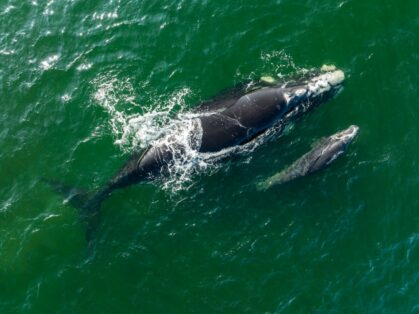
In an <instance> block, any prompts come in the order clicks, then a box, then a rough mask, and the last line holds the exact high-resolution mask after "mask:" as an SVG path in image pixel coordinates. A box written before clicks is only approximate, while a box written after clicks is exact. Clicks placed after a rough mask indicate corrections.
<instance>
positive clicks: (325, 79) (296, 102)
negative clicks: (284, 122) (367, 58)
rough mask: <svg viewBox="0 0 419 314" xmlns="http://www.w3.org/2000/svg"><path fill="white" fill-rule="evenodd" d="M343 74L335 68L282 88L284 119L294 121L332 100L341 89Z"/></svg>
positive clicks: (310, 75)
mask: <svg viewBox="0 0 419 314" xmlns="http://www.w3.org/2000/svg"><path fill="white" fill-rule="evenodd" d="M344 81H345V74H344V73H343V71H341V70H338V69H336V68H335V67H329V68H327V70H326V71H322V72H320V73H312V74H309V75H308V77H306V78H304V79H301V80H297V81H296V82H291V83H287V84H285V85H284V86H283V88H284V95H285V97H286V100H287V105H288V108H289V110H288V113H287V115H286V117H285V118H286V119H294V118H296V117H299V116H301V115H302V114H304V113H306V112H307V111H309V110H311V109H312V108H314V107H316V106H318V105H320V104H322V103H324V102H326V101H327V100H329V99H331V98H333V97H334V96H336V95H337V94H338V93H340V92H341V91H342V89H343V83H344Z"/></svg>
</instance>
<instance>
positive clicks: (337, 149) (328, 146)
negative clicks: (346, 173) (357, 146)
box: [310, 125, 359, 172]
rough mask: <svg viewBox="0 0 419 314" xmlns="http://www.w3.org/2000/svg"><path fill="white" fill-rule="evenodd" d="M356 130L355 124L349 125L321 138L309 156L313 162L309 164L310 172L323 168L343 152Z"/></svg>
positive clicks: (357, 129)
mask: <svg viewBox="0 0 419 314" xmlns="http://www.w3.org/2000/svg"><path fill="white" fill-rule="evenodd" d="M358 131H359V127H358V126H357V125H351V126H350V127H349V128H347V129H345V130H343V131H340V132H338V133H336V134H333V135H332V136H330V137H328V138H326V139H324V140H322V141H321V143H320V144H319V145H318V146H317V147H316V150H315V152H314V153H313V154H312V156H311V158H312V159H313V162H312V163H311V164H310V172H313V171H317V170H319V169H323V168H324V167H326V166H327V165H329V164H330V163H331V162H333V161H334V160H335V159H336V158H337V157H339V156H340V155H341V154H343V153H344V152H345V151H346V148H347V147H348V145H349V144H350V143H352V141H353V140H354V138H355V137H356V136H357V134H358Z"/></svg>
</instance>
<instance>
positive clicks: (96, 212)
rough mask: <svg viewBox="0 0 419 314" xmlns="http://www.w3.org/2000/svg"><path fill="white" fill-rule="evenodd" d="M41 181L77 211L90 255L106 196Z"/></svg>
mask: <svg viewBox="0 0 419 314" xmlns="http://www.w3.org/2000/svg"><path fill="white" fill-rule="evenodd" d="M41 181H42V182H44V183H46V184H47V185H48V186H50V187H51V189H52V190H53V191H54V192H56V193H57V194H60V195H62V196H63V197H64V199H65V201H66V202H68V203H69V204H70V205H71V206H73V207H74V208H76V209H77V210H78V213H79V218H80V221H81V222H82V223H83V225H84V227H85V236H86V241H87V243H88V249H89V253H92V251H91V249H92V248H93V242H94V233H95V230H96V229H97V226H98V225H99V220H100V205H101V203H102V201H103V200H104V199H105V198H106V197H107V195H108V194H107V193H106V191H99V192H97V193H95V192H86V191H84V190H81V189H78V188H75V187H71V186H69V185H66V184H63V183H62V182H59V181H55V180H51V179H46V178H41Z"/></svg>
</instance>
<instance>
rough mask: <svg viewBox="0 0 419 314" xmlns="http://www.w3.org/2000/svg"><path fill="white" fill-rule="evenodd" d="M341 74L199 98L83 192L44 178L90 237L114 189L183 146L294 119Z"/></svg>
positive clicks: (203, 145)
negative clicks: (188, 112)
mask: <svg viewBox="0 0 419 314" xmlns="http://www.w3.org/2000/svg"><path fill="white" fill-rule="evenodd" d="M344 78H345V76H344V73H343V72H342V71H341V70H336V69H332V70H331V71H328V72H323V73H322V72H317V73H312V74H311V73H309V74H308V77H306V78H304V79H300V80H299V81H294V82H288V83H287V84H283V85H268V86H267V85H266V84H253V85H252V86H250V87H249V86H244V87H242V88H238V89H235V90H234V92H232V93H230V94H229V95H227V96H223V97H219V98H217V99H215V100H213V101H208V102H204V103H203V104H201V105H200V106H199V107H198V108H196V109H195V110H194V115H192V117H191V118H190V119H189V120H187V121H185V120H182V124H181V125H180V126H178V128H176V129H174V130H173V131H172V132H168V133H167V134H165V135H163V136H162V137H161V138H159V139H157V140H156V141H155V142H153V143H152V144H151V145H150V146H149V147H148V148H147V149H146V150H145V151H144V152H138V153H135V154H133V155H132V156H131V157H130V158H129V160H128V161H127V162H126V163H125V164H124V165H123V166H122V168H121V169H120V170H119V171H118V172H117V173H116V174H115V175H114V177H112V178H111V179H110V180H109V181H108V182H107V183H106V184H104V186H103V187H102V188H100V189H98V190H97V191H94V192H82V191H81V190H79V189H74V188H71V187H69V186H67V185H64V184H62V183H60V182H57V181H53V180H49V179H44V181H45V182H47V183H48V184H49V185H50V186H51V187H52V188H53V189H54V190H55V191H56V192H58V193H61V194H63V195H64V196H65V197H66V198H67V199H68V202H69V203H70V204H71V205H73V206H75V207H77V208H79V210H80V213H81V215H82V217H84V219H83V220H84V221H85V222H86V226H87V232H86V238H87V240H88V241H90V239H91V234H92V232H93V230H94V229H95V225H96V224H97V221H98V219H99V218H98V216H99V209H100V205H101V203H102V202H103V201H104V200H105V199H106V198H107V197H109V196H110V194H111V193H112V192H113V191H114V190H116V189H120V188H123V187H126V186H129V185H132V184H136V183H138V182H141V181H145V180H149V179H152V178H153V177H156V176H158V175H161V174H163V173H164V172H165V170H167V169H168V168H170V166H171V165H172V164H173V162H174V160H175V158H177V157H179V156H182V155H184V154H185V151H186V150H187V149H192V150H194V151H195V152H196V154H210V153H217V152H222V151H223V150H225V149H228V148H232V147H239V146H241V145H244V144H247V143H249V142H251V141H253V140H255V139H256V138H258V137H259V136H261V135H262V134H264V133H265V132H266V131H267V130H269V129H270V128H272V127H274V126H276V125H285V124H287V123H290V122H293V121H295V120H296V119H297V118H298V117H300V116H302V115H303V114H305V113H307V112H309V111H310V110H311V109H313V108H315V107H317V106H318V105H320V104H321V103H324V102H325V101H327V100H329V99H330V98H332V97H333V96H335V95H336V94H337V93H338V92H340V91H341V89H342V87H343V82H344ZM178 132H183V133H186V135H187V136H186V137H187V142H188V143H187V144H185V143H184V142H181V141H178V140H177V138H178V137H177V136H176V135H177V133H178ZM185 145H188V146H189V147H185Z"/></svg>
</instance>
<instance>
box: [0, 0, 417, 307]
mask: <svg viewBox="0 0 419 314" xmlns="http://www.w3.org/2000/svg"><path fill="white" fill-rule="evenodd" d="M324 64H333V65H335V66H336V67H338V68H340V69H342V70H343V71H344V72H345V75H346V85H345V89H344V90H343V92H342V93H341V94H340V95H339V96H338V97H336V98H335V99H333V100H332V101H330V102H328V103H327V104H324V105H323V106H321V107H319V108H317V109H316V110H315V111H313V112H311V113H310V114H309V115H307V116H305V117H303V118H302V119H300V120H299V121H297V122H296V123H295V124H293V125H289V126H288V127H287V128H286V130H285V131H284V133H283V134H282V136H278V137H277V138H275V139H272V140H270V141H268V142H267V143H264V144H263V145H260V146H259V147H257V148H256V149H254V150H253V151H251V152H243V153H242V154H241V153H238V154H235V155H234V156H231V157H229V158H226V159H225V160H221V161H217V162H213V163H206V162H202V161H201V162H196V164H195V165H190V164H188V163H184V164H182V165H179V167H178V168H177V169H175V170H174V171H173V173H170V175H167V176H165V177H164V178H160V179H159V180H156V181H155V182H147V183H143V184H138V185H134V186H131V187H129V188H126V189H123V190H119V191H116V192H115V193H114V194H113V195H112V196H111V197H110V198H109V199H107V200H106V201H105V202H104V203H103V206H102V212H101V221H100V225H99V227H98V229H97V230H96V235H95V247H94V252H89V250H88V249H87V244H86V241H85V235H84V228H83V225H82V223H81V221H80V219H79V215H78V211H77V210H76V209H75V208H73V207H72V206H71V205H70V204H69V203H68V201H66V200H65V199H64V198H63V197H62V196H61V195H57V194H55V193H54V192H53V191H52V190H51V188H50V187H49V186H47V185H46V184H44V183H43V182H41V181H40V178H42V177H46V178H50V179H54V180H59V181H62V182H64V183H66V184H68V185H71V186H75V187H78V188H81V189H86V190H95V189H98V188H100V187H101V186H102V185H103V184H104V183H105V182H106V181H107V180H108V179H109V177H111V176H112V175H113V174H114V173H115V172H116V171H117V170H118V169H119V168H120V167H121V165H122V164H123V163H124V162H125V161H126V160H127V159H128V158H129V156H130V154H131V153H132V152H134V151H136V150H138V149H143V148H145V147H146V146H147V145H148V144H150V143H151V142H152V141H154V140H156V138H158V137H159V136H160V135H161V134H162V133H164V132H165V130H167V129H170V128H172V125H173V121H176V119H179V115H180V116H182V114H185V113H186V112H188V110H190V109H192V108H194V107H196V106H197V104H198V103H199V102H200V101H202V100H205V99H210V98H211V97H213V96H214V95H217V93H219V92H220V91H222V90H224V89H226V88H229V87H232V86H234V85H235V84H238V83H240V82H244V81H247V80H253V81H256V80H258V79H259V78H260V77H262V76H271V77H273V78H275V79H277V80H287V77H289V76H293V75H295V74H297V73H302V72H305V71H307V70H310V69H314V68H320V67H321V66H322V65H324ZM418 86H419V2H418V1H417V0H368V1H366V0H338V1H332V0H317V1H315V0H276V1H274V0H260V1H250V0H249V1H248V0H241V1H221V0H212V1H207V0H200V1H197V0H188V1H186V0H177V1H174V0H159V1H155V0H154V1H151V0H145V1H140V0H126V1H122V0H108V1H105V0H89V1H82V0H49V1H45V0H2V1H0V100H1V109H0V126H1V128H0V313H2V314H9V313H42V314H47V313H419V163H418V162H419V159H418V155H419V128H418V125H419V102H418V99H419V94H418ZM351 124H357V125H359V126H360V133H359V136H358V137H357V139H356V140H355V141H354V143H353V144H352V145H351V146H350V147H349V149H348V152H347V153H346V154H345V155H343V156H342V157H341V158H339V159H338V160H337V161H336V162H334V163H333V164H332V165H331V166H330V167H329V168H328V169H326V170H324V171H321V172H318V173H316V174H313V175H311V176H307V177H305V178H301V179H299V180H296V181H294V182H290V183H289V184H285V185H281V186H275V187H272V188H271V189H269V190H267V191H265V192H261V191H258V190H257V189H256V188H255V186H256V184H257V183H258V182H260V180H263V179H265V178H267V177H269V176H271V175H273V174H275V173H277V172H279V171H280V170H282V169H283V168H284V167H285V166H287V165H289V164H290V163H292V162H293V161H294V160H296V159H297V158H298V157H300V156H301V155H302V154H304V153H305V152H307V151H308V150H309V149H310V147H311V145H312V144H313V142H315V141H316V140H318V139H319V138H321V137H324V136H328V135H331V134H333V133H334V132H337V131H339V130H341V129H344V128H346V127H348V126H349V125H351ZM179 136H182V134H179ZM192 157H193V156H192ZM194 160H195V159H194V158H191V162H192V163H194Z"/></svg>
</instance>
